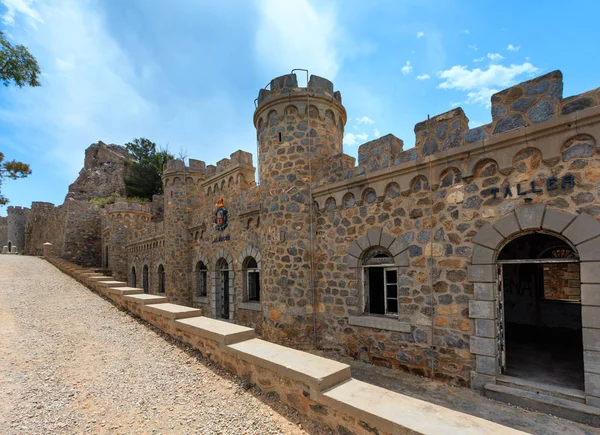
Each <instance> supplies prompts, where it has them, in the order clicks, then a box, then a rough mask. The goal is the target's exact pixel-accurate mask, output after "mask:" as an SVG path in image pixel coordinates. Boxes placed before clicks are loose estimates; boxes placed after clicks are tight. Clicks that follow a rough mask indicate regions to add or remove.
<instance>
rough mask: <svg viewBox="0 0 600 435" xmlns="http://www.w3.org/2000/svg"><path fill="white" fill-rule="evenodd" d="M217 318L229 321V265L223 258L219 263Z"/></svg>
mask: <svg viewBox="0 0 600 435" xmlns="http://www.w3.org/2000/svg"><path fill="white" fill-rule="evenodd" d="M217 277H218V282H217V317H219V318H221V319H229V265H228V264H227V260H225V259H224V258H221V259H220V260H219V261H217Z"/></svg>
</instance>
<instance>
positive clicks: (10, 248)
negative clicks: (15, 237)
mask: <svg viewBox="0 0 600 435" xmlns="http://www.w3.org/2000/svg"><path fill="white" fill-rule="evenodd" d="M11 252H12V242H8V253H9V254H10V253H11Z"/></svg>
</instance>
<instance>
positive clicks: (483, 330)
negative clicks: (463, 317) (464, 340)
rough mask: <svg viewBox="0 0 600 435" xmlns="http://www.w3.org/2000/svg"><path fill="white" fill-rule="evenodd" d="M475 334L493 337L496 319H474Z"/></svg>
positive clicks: (494, 335)
mask: <svg viewBox="0 0 600 435" xmlns="http://www.w3.org/2000/svg"><path fill="white" fill-rule="evenodd" d="M475 335H476V336H478V337H486V338H495V337H496V321H495V320H489V319H475Z"/></svg>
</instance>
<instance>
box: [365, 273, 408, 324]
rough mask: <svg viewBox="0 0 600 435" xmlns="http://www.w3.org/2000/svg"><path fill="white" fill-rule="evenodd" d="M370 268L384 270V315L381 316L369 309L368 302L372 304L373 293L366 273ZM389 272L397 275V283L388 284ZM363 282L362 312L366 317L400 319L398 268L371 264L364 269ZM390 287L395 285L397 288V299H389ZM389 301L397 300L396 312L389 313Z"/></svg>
mask: <svg viewBox="0 0 600 435" xmlns="http://www.w3.org/2000/svg"><path fill="white" fill-rule="evenodd" d="M370 268H379V269H383V293H384V295H383V297H384V299H383V300H384V314H379V313H371V312H370V311H369V310H368V308H369V307H367V302H369V303H370V298H369V294H370V292H371V287H370V285H371V283H370V282H368V276H369V275H368V273H367V271H366V269H370ZM388 271H391V272H394V273H395V274H396V282H395V283H388V282H387V273H386V272H388ZM362 274H363V276H362V281H363V300H362V312H363V313H364V314H366V315H369V316H386V317H398V314H399V311H400V302H399V300H398V290H399V288H398V267H396V266H394V265H391V264H369V265H364V266H363V267H362ZM390 285H395V286H396V297H395V298H389V297H388V286H390ZM388 299H395V300H396V312H389V313H388Z"/></svg>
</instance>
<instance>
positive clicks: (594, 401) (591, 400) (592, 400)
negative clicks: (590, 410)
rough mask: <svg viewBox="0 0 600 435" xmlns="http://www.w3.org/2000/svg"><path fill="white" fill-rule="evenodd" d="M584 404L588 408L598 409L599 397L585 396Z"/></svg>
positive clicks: (599, 405) (599, 404)
mask: <svg viewBox="0 0 600 435" xmlns="http://www.w3.org/2000/svg"><path fill="white" fill-rule="evenodd" d="M585 404H586V405H588V406H594V407H596V408H600V397H595V396H586V397H585Z"/></svg>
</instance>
